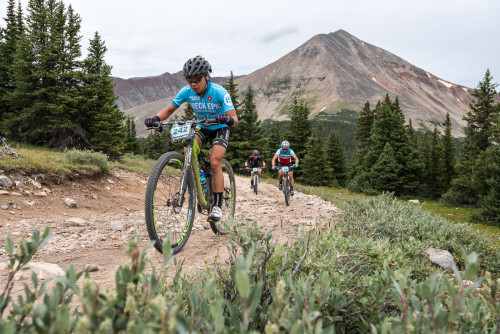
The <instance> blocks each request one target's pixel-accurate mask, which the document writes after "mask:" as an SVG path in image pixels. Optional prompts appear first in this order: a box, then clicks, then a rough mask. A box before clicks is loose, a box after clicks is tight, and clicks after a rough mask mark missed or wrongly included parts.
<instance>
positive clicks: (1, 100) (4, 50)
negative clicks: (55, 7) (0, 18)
mask: <svg viewBox="0 0 500 334" xmlns="http://www.w3.org/2000/svg"><path fill="white" fill-rule="evenodd" d="M14 7H15V2H14V0H8V4H7V17H6V18H5V22H6V26H5V28H1V27H0V120H3V119H4V115H5V114H6V113H7V112H8V110H9V109H8V108H9V98H8V94H9V93H11V92H12V89H13V83H12V76H11V67H12V64H13V62H14V56H15V53H16V47H17V44H18V43H19V40H20V38H21V35H22V34H23V32H24V24H23V21H22V20H19V18H20V17H21V18H22V11H21V6H20V4H19V8H18V13H16V10H15V8H14ZM0 132H4V131H2V128H1V124H0Z"/></svg>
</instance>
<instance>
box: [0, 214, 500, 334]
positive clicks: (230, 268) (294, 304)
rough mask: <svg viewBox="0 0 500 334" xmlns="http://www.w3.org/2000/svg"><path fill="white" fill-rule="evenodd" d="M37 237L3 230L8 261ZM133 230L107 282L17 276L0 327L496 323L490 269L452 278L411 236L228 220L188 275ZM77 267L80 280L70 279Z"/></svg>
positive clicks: (40, 239) (276, 328) (35, 245)
mask: <svg viewBox="0 0 500 334" xmlns="http://www.w3.org/2000/svg"><path fill="white" fill-rule="evenodd" d="M48 239H49V233H48V230H46V231H45V232H44V233H43V234H42V236H40V235H39V233H38V232H37V231H35V233H34V236H33V238H32V239H29V240H24V241H23V242H24V243H23V242H20V246H19V247H18V248H17V250H16V251H14V246H13V243H12V241H6V249H8V254H9V256H10V257H11V258H10V260H9V261H10V263H11V264H12V267H11V268H12V270H11V271H15V270H17V268H19V266H17V267H16V261H18V263H24V265H25V264H27V263H28V262H29V259H31V256H33V254H35V252H36V250H38V249H39V248H40V247H41V246H43V244H45V243H46V242H48ZM138 240H139V236H137V235H135V236H134V237H132V238H131V239H130V241H129V248H128V252H127V254H128V256H129V258H130V261H129V262H128V263H126V264H124V265H122V266H120V268H119V269H118V270H117V272H116V274H115V282H116V286H115V288H113V289H110V290H107V291H102V290H101V289H100V287H99V285H98V284H96V283H95V282H93V281H92V280H91V279H90V276H89V272H88V271H87V272H85V273H84V272H81V273H76V272H75V270H74V268H73V267H71V268H69V269H68V270H67V272H66V274H65V275H64V276H59V277H56V279H55V280H56V282H57V283H56V286H55V287H54V288H53V289H51V291H49V292H47V291H46V288H45V286H46V282H47V281H46V282H44V283H42V284H41V285H39V284H38V281H37V279H36V275H35V274H32V283H33V288H30V287H29V286H28V285H27V284H25V295H26V297H25V298H18V301H17V303H15V302H14V301H11V303H10V308H9V311H10V313H9V314H8V315H7V316H6V317H2V318H0V332H2V333H30V332H39V333H47V332H51V333H69V332H74V333H89V332H96V333H118V332H127V333H158V332H163V333H186V332H207V333H235V332H238V333H251V332H259V333H264V332H265V333H283V332H286V333H312V332H336V333H359V332H369V331H372V332H384V331H385V332H391V333H392V332H394V333H398V332H401V333H402V332H408V331H410V332H411V331H412V328H417V329H420V328H421V329H422V331H423V332H426V331H427V330H428V329H429V331H431V330H435V329H438V330H439V331H445V329H447V328H450V329H453V330H455V329H461V328H467V329H472V330H475V329H478V328H479V329H480V330H483V331H486V332H488V331H490V332H495V330H497V328H498V324H497V322H496V320H495V319H498V315H499V314H498V313H499V312H498V310H499V299H500V296H499V293H498V281H494V280H492V279H491V277H478V278H477V280H476V283H474V284H473V285H472V286H470V287H466V286H465V285H463V282H462V279H461V276H460V275H462V273H460V272H459V271H458V270H456V272H455V276H456V277H457V280H455V279H454V278H453V277H452V276H450V275H449V274H447V273H443V272H441V271H438V272H437V273H435V274H433V273H434V271H435V268H433V267H432V266H431V265H430V263H428V262H427V260H426V259H425V256H423V254H422V251H421V248H420V244H419V242H418V241H417V240H411V239H410V241H409V242H407V243H405V244H404V245H401V247H394V246H393V245H392V244H391V242H390V240H389V239H387V238H379V239H370V238H360V237H357V236H353V237H343V236H341V235H340V234H339V233H338V232H337V231H332V230H326V229H325V230H323V229H316V230H314V231H310V232H307V233H306V232H300V233H297V235H296V238H295V240H294V241H292V242H290V243H286V244H282V245H279V244H277V243H276V242H274V243H273V241H272V235H271V234H270V233H266V232H263V231H262V228H261V227H260V226H259V225H258V224H256V223H254V224H251V225H249V226H241V225H238V224H235V225H234V226H233V227H232V230H231V233H230V240H229V245H228V246H227V247H228V250H229V252H230V256H229V259H228V260H227V261H225V262H224V263H218V262H219V259H217V261H216V263H215V266H214V267H213V268H211V269H207V270H205V271H203V272H198V273H197V274H196V275H193V276H188V275H183V274H182V263H179V262H177V260H176V259H175V258H174V257H173V256H172V252H171V250H170V245H169V244H164V245H163V247H164V248H163V249H164V257H163V260H162V263H161V264H160V266H159V268H158V269H157V268H156V266H155V265H153V266H152V267H151V270H146V269H147V267H148V264H151V263H150V259H149V258H148V257H147V252H148V250H149V249H150V247H151V246H152V244H149V245H148V246H147V247H145V248H144V249H142V250H141V249H140V248H139V247H138ZM167 240H168V238H167ZM23 245H24V246H23ZM467 261H468V262H467V266H466V271H465V274H463V276H464V278H467V279H473V278H474V277H476V274H477V271H478V262H477V257H476V256H475V255H471V256H470V257H469V258H468V260H467ZM20 268H21V269H22V266H21V267H20ZM21 269H19V270H21ZM170 272H171V273H173V275H168V273H170ZM14 275H15V273H14ZM82 277H83V284H82V286H83V287H82V289H80V288H79V287H78V285H77V284H76V283H77V281H78V279H80V278H82ZM8 284H12V280H10V282H9V283H8ZM481 284H482V285H481ZM9 286H10V287H11V286H12V285H9ZM5 291H10V290H9V289H8V288H7V289H6V290H5ZM4 294H5V293H4ZM2 298H3V295H2ZM6 298H7V299H9V297H8V294H7V297H6ZM3 300H5V299H2V301H3ZM9 300H10V299H9ZM75 302H76V303H75ZM35 303H36V304H35ZM2 305H4V304H2ZM34 305H36V306H34ZM4 310H5V308H4ZM436 310H442V311H439V312H437V313H436ZM464 312H466V313H464ZM467 312H468V313H467ZM471 312H472V313H471ZM441 314H444V315H441ZM464 314H465V315H464ZM419 322H424V324H423V325H422V324H419ZM435 323H437V326H436V325H435ZM412 326H413V327H412ZM495 326H496V327H495ZM417 331H418V330H417ZM458 332H459V330H458Z"/></svg>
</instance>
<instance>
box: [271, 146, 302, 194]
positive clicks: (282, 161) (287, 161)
mask: <svg viewBox="0 0 500 334" xmlns="http://www.w3.org/2000/svg"><path fill="white" fill-rule="evenodd" d="M292 157H293V158H294V159H295V164H294V165H293V166H292ZM276 159H277V160H278V168H280V170H279V176H278V179H279V182H280V183H279V186H278V187H279V190H283V183H282V182H283V172H282V171H281V167H283V166H287V167H294V168H297V167H298V165H299V158H297V155H295V152H294V151H293V150H292V149H291V148H290V143H289V142H288V140H284V141H283V142H282V143H281V148H279V149H278V150H277V151H276V154H274V157H273V161H272V162H271V164H272V166H273V169H275V168H276ZM288 175H290V195H292V196H293V172H291V171H290V172H289V173H288Z"/></svg>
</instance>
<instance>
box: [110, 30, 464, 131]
mask: <svg viewBox="0 0 500 334" xmlns="http://www.w3.org/2000/svg"><path fill="white" fill-rule="evenodd" d="M224 80H225V78H213V81H214V82H218V83H221V82H223V81H224ZM235 82H236V83H237V84H238V88H239V91H240V93H241V95H243V94H244V92H245V90H246V89H247V87H248V85H249V84H251V85H252V87H253V89H254V90H255V91H256V94H255V99H256V104H257V110H258V112H259V117H260V118H261V119H267V118H273V119H284V118H286V113H287V110H288V108H289V106H290V104H291V103H292V101H293V99H294V98H295V97H297V98H299V99H305V100H306V101H307V102H308V104H309V105H310V106H311V107H312V115H315V114H317V113H319V112H320V111H323V110H324V111H327V112H331V113H335V112H338V111H340V110H341V109H342V108H348V109H351V110H355V111H360V110H361V109H362V108H363V106H364V103H365V102H366V101H370V103H371V104H372V107H373V106H374V105H375V103H376V102H377V101H379V100H383V99H384V97H385V95H386V94H387V93H389V95H390V97H391V98H392V99H394V98H395V97H396V96H398V98H399V101H400V104H401V107H402V108H403V111H404V113H405V115H406V117H407V119H408V118H411V119H412V122H413V124H414V126H415V127H425V128H430V129H432V128H433V127H434V124H436V123H438V122H442V121H443V120H444V118H445V116H446V113H447V112H449V113H450V117H451V120H452V123H453V128H454V135H455V136H461V135H463V130H462V128H463V126H465V122H464V121H463V120H462V117H463V115H465V113H466V112H467V111H468V110H469V102H470V101H471V99H472V95H471V94H472V89H470V88H467V87H464V86H460V85H456V84H453V83H451V82H448V81H446V80H444V79H441V78H438V77H436V76H434V75H433V74H431V73H429V72H427V71H425V70H423V69H420V68H418V67H416V66H414V65H412V64H410V63H409V62H407V61H405V60H404V59H402V58H400V57H398V56H396V55H394V54H392V53H390V52H388V51H386V50H384V49H381V48H379V47H376V46H373V45H371V44H369V43H366V42H364V41H361V40H359V39H358V38H356V37H355V36H352V35H350V34H349V33H348V32H346V31H343V30H338V31H336V32H334V33H330V34H321V35H316V36H314V37H313V38H311V39H310V40H309V41H307V42H306V43H304V44H303V45H301V46H299V47H298V48H297V49H295V50H293V51H292V52H290V53H288V54H287V55H285V56H283V57H282V58H280V59H278V60H277V61H275V62H273V63H271V64H269V65H267V66H265V67H263V68H261V69H259V70H257V71H255V72H253V73H250V74H248V75H245V76H243V77H240V78H238V79H236V80H235ZM115 83H116V87H115V91H116V93H117V95H118V96H119V100H118V103H119V105H120V107H121V108H122V110H124V111H125V113H127V114H130V115H134V117H136V120H137V121H138V123H142V120H143V119H144V118H145V117H147V116H149V115H152V114H155V113H156V112H158V111H159V110H161V109H162V108H163V107H164V106H165V105H166V104H167V103H169V102H170V100H171V99H172V97H173V96H174V95H175V93H176V92H177V91H178V89H180V88H181V87H182V86H184V85H185V81H184V79H183V77H182V73H181V72H178V73H176V74H169V73H165V74H162V75H160V76H158V77H147V78H133V79H128V80H124V79H120V78H115Z"/></svg>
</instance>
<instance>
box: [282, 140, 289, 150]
mask: <svg viewBox="0 0 500 334" xmlns="http://www.w3.org/2000/svg"><path fill="white" fill-rule="evenodd" d="M281 148H283V149H284V150H285V149H287V148H290V143H289V142H288V140H283V142H281Z"/></svg>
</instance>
